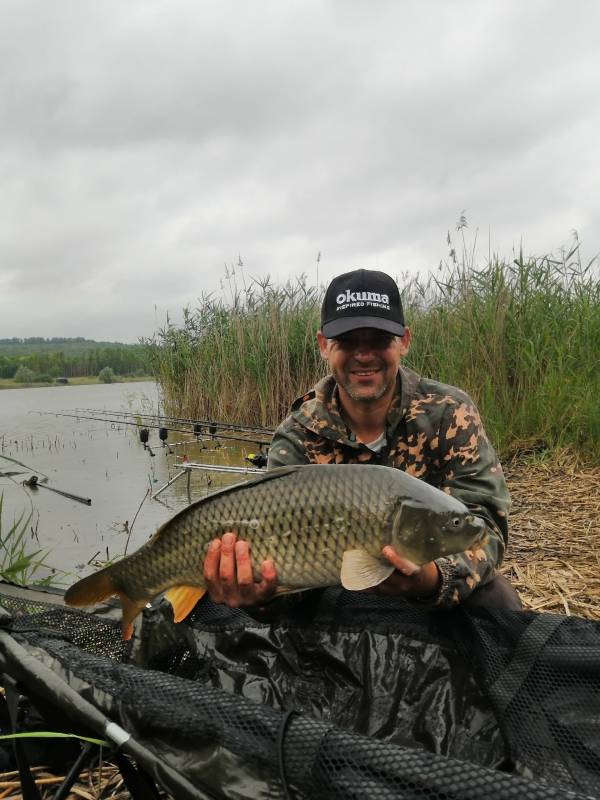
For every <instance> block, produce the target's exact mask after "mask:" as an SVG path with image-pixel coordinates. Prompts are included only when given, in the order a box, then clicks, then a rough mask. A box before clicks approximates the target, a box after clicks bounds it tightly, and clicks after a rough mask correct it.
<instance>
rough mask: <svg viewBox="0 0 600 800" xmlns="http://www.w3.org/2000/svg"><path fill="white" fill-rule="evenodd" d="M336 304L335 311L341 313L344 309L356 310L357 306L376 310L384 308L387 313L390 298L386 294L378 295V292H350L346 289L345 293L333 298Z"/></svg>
mask: <svg viewBox="0 0 600 800" xmlns="http://www.w3.org/2000/svg"><path fill="white" fill-rule="evenodd" d="M335 302H336V303H337V309H336V311H343V310H344V309H346V308H356V307H359V306H365V305H368V306H375V307H376V308H384V309H387V310H388V311H389V308H390V298H389V295H387V294H380V292H351V291H350V289H346V291H345V292H340V294H338V296H337V297H336V298H335Z"/></svg>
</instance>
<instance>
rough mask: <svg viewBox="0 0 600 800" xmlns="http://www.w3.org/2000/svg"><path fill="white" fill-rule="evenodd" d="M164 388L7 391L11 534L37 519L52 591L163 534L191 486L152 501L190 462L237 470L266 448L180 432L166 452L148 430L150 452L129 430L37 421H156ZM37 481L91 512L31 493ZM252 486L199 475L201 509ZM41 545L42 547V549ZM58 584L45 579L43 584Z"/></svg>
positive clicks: (1, 415) (2, 407) (0, 421)
mask: <svg viewBox="0 0 600 800" xmlns="http://www.w3.org/2000/svg"><path fill="white" fill-rule="evenodd" d="M159 400H160V398H159V394H158V388H157V386H156V384H154V383H151V382H140V383H130V384H98V385H90V386H61V387H48V388H39V389H37V388H36V389H14V390H6V391H0V473H2V474H0V493H2V494H3V497H4V509H3V515H2V521H3V524H4V529H5V530H6V527H7V526H8V525H10V524H11V523H12V521H13V520H14V519H17V518H18V517H19V516H20V515H21V514H24V515H25V516H27V515H29V514H30V513H31V514H32V518H31V522H30V525H29V530H28V533H27V536H28V539H29V542H30V547H28V549H38V548H39V547H41V548H42V549H43V550H45V551H47V555H46V556H45V563H46V564H48V565H49V566H50V568H51V569H53V570H54V571H55V573H54V577H53V582H54V583H57V584H59V585H60V584H62V585H68V584H70V583H71V582H72V581H73V579H74V577H76V576H77V575H84V574H87V573H88V572H91V571H93V569H94V568H95V565H97V564H98V563H100V562H102V561H105V560H107V559H112V558H115V557H117V556H118V555H121V554H122V553H123V552H125V548H126V547H128V552H132V551H133V550H134V549H135V548H137V547H138V546H139V545H141V544H143V543H144V542H145V541H146V540H147V539H148V538H149V537H150V536H151V535H152V534H153V533H154V531H155V530H156V528H157V527H158V526H159V525H160V524H162V523H163V522H165V521H166V520H167V519H169V518H170V517H171V516H172V515H173V514H174V513H175V512H176V511H177V510H179V509H180V508H182V507H183V506H185V505H186V504H187V502H188V496H187V490H188V482H187V477H185V476H184V477H183V478H181V479H179V480H176V481H175V482H173V483H172V484H171V485H170V486H168V488H166V489H165V490H164V491H163V492H162V493H161V494H160V496H159V499H158V500H152V499H151V496H152V495H153V494H154V493H155V492H156V491H157V490H158V489H160V488H161V487H162V486H164V484H166V483H167V482H168V481H169V480H170V479H171V478H172V477H173V476H174V475H175V474H177V472H178V471H179V470H180V469H181V464H182V463H185V462H186V461H192V462H202V463H211V464H224V465H230V466H247V467H251V465H250V464H249V463H248V462H246V461H245V457H246V456H247V455H248V454H249V453H250V452H256V450H257V446H256V445H253V444H251V443H248V445H246V444H245V443H239V442H234V441H231V440H225V439H221V438H217V439H215V440H213V439H203V438H202V437H200V438H196V437H194V436H193V435H192V434H189V435H187V434H186V435H184V434H182V433H181V432H178V431H173V432H170V433H169V436H168V440H167V442H166V443H165V442H161V440H160V439H159V435H158V429H157V428H150V429H149V440H148V447H147V448H145V447H144V445H143V444H142V443H141V442H140V440H139V430H138V429H137V428H136V426H134V425H127V424H125V423H124V422H112V423H106V422H98V421H96V420H90V419H83V418H81V417H80V418H78V417H61V416H54V414H52V415H48V414H46V413H44V414H40V413H38V412H41V411H42V412H65V413H73V410H74V409H83V408H94V409H104V410H105V411H110V410H121V411H140V412H144V413H150V414H153V413H157V411H158V408H159ZM32 475H37V476H38V478H39V480H42V479H43V478H47V479H48V485H49V486H53V487H55V488H58V489H61V490H64V491H66V492H68V493H72V494H74V495H78V496H81V497H83V498H87V497H89V498H91V500H92V504H91V506H86V505H84V504H83V503H80V502H77V501H75V500H72V499H69V498H66V497H64V496H62V495H59V494H56V493H54V492H51V491H48V490H45V489H44V488H41V487H40V488H35V487H28V486H25V485H23V484H24V482H25V481H27V480H28V479H30V478H31V476H32ZM243 479H244V476H240V475H235V474H224V473H208V472H201V471H193V472H192V473H191V476H190V491H191V496H192V499H197V498H199V497H201V496H203V495H205V494H206V493H207V492H208V491H211V490H213V489H215V488H219V487H220V486H223V485H227V484H230V483H236V482H238V481H239V480H243ZM38 540H39V544H38ZM46 574H49V571H48V570H42V571H41V572H40V573H39V576H40V577H41V576H44V575H46Z"/></svg>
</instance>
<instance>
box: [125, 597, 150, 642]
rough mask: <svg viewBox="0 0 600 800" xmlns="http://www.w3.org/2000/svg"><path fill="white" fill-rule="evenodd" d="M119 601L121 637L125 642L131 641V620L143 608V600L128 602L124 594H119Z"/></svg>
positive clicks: (144, 603) (144, 604)
mask: <svg viewBox="0 0 600 800" xmlns="http://www.w3.org/2000/svg"><path fill="white" fill-rule="evenodd" d="M119 599H120V601H121V608H122V610H123V616H122V617H121V635H122V637H123V639H125V641H128V640H129V639H131V635H132V633H133V620H134V619H135V618H136V617H137V615H138V614H139V613H140V611H141V610H142V609H143V608H145V606H146V601H145V600H138V601H135V600H130V599H129V597H127V595H126V594H124V593H123V592H119Z"/></svg>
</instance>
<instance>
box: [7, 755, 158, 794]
mask: <svg viewBox="0 0 600 800" xmlns="http://www.w3.org/2000/svg"><path fill="white" fill-rule="evenodd" d="M31 773H32V775H33V778H34V780H35V782H36V784H37V787H38V789H39V790H40V794H41V795H42V800H51V798H52V797H53V796H54V795H55V794H56V791H57V789H58V787H59V785H60V784H61V783H62V781H63V780H64V777H62V776H58V775H53V774H52V773H50V772H48V771H47V770H46V769H45V768H44V767H32V769H31ZM160 796H161V798H163V799H164V800H169V797H170V796H169V795H166V794H164V793H161V795H160ZM21 797H22V795H21V782H20V781H19V773H18V772H3V773H0V800H21ZM130 799H131V794H130V793H129V791H128V790H127V789H126V788H125V786H124V784H123V779H122V778H121V774H120V772H119V770H118V769H117V767H116V766H114V764H110V763H104V764H103V765H102V767H97V768H96V769H93V770H84V771H83V772H82V773H81V775H80V777H79V780H77V781H76V783H75V785H74V786H73V787H72V788H71V791H70V793H69V795H68V797H67V800H130Z"/></svg>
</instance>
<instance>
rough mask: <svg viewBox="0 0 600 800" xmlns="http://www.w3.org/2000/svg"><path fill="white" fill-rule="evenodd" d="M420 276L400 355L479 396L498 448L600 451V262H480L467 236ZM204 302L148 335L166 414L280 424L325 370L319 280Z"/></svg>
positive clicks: (410, 297)
mask: <svg viewBox="0 0 600 800" xmlns="http://www.w3.org/2000/svg"><path fill="white" fill-rule="evenodd" d="M450 252H451V258H450V260H449V261H448V262H446V263H445V264H443V265H441V266H440V268H439V269H438V270H436V271H435V272H432V273H431V274H430V275H429V276H428V277H427V278H426V279H419V278H414V277H413V278H409V277H405V278H404V279H401V280H399V281H398V283H399V285H400V286H401V287H402V289H403V291H402V294H403V302H404V306H405V314H406V319H407V323H408V324H409V325H410V326H411V329H412V332H413V340H412V344H411V349H410V352H409V354H408V357H407V359H406V363H407V364H408V366H411V367H413V368H414V369H415V370H416V371H417V372H419V373H420V374H422V375H424V376H428V377H432V378H435V379H437V380H440V381H442V382H444V383H449V384H453V385H456V386H460V387H461V388H463V389H465V390H466V391H467V392H468V393H469V394H471V396H472V397H473V398H474V399H475V401H476V402H477V404H478V406H479V408H480V410H481V412H482V417H483V419H484V420H485V425H486V429H487V432H488V434H489V436H490V438H491V439H492V441H493V442H494V444H495V446H496V448H497V449H498V451H499V452H500V454H501V455H503V454H504V453H506V452H508V451H509V450H510V448H511V447H512V445H513V443H514V442H519V441H524V440H528V441H530V442H531V441H534V442H535V444H536V446H539V447H544V448H549V449H554V448H559V449H560V448H562V447H565V446H571V447H574V448H575V449H576V450H577V451H579V452H585V453H588V454H593V455H595V456H596V457H598V458H600V405H599V404H598V403H597V402H596V398H597V397H598V396H599V395H600V280H599V278H598V265H597V263H596V262H595V261H594V260H592V261H590V262H589V263H588V264H586V265H585V264H583V263H582V261H581V258H580V256H579V243H578V242H577V241H575V242H574V244H573V246H572V247H571V248H570V250H569V251H568V252H567V251H562V252H561V254H560V255H559V256H557V257H555V256H552V255H547V256H542V257H530V258H526V257H524V256H523V254H522V253H520V254H519V256H518V257H517V258H515V259H514V260H512V261H501V260H499V259H498V258H489V259H488V260H487V261H486V262H485V263H484V264H483V266H481V267H478V266H476V265H475V258H474V255H473V252H472V251H471V252H468V250H467V247H466V245H465V246H464V248H463V255H462V257H461V258H460V259H459V258H458V257H457V256H456V252H455V250H454V248H452V249H451V251H450ZM228 278H229V280H230V300H229V301H227V302H226V301H225V300H221V299H219V300H216V299H214V298H212V297H210V296H205V297H203V298H201V300H200V303H199V305H198V307H197V308H196V309H195V310H191V309H186V310H185V312H184V323H183V325H182V326H181V327H177V326H174V325H172V324H171V323H168V324H167V325H166V326H165V327H164V328H163V329H162V330H160V331H158V332H157V333H156V334H155V335H154V337H152V339H149V340H147V341H146V342H145V344H146V346H147V348H148V352H149V357H150V361H151V364H152V366H153V370H154V374H155V376H156V378H157V380H158V381H159V383H160V385H161V388H162V392H163V396H164V401H165V408H166V412H167V413H168V414H172V415H174V416H181V417H189V418H203V419H204V418H210V417H212V418H214V419H227V420H232V421H236V422H239V423H241V424H249V425H266V426H275V425H277V424H278V422H279V421H281V419H282V418H283V417H284V416H285V415H286V413H287V410H288V408H289V405H290V403H291V401H292V400H293V399H294V398H295V397H297V396H299V395H301V394H302V393H303V392H305V391H306V390H307V388H309V387H310V386H312V385H313V384H314V383H315V382H316V380H318V378H319V377H320V376H321V375H323V374H324V371H325V366H326V365H325V363H324V362H323V361H322V359H321V358H320V356H319V353H318V349H317V346H316V342H315V333H316V331H317V329H318V326H319V307H320V302H321V297H322V292H323V287H311V286H309V285H308V284H307V282H306V279H305V278H304V277H302V278H300V279H299V280H298V281H296V282H295V283H288V284H286V286H284V287H277V286H274V285H273V284H272V283H271V282H270V281H269V280H268V279H266V280H264V281H262V282H256V281H253V282H251V283H250V284H249V285H244V287H243V288H242V289H240V288H239V287H238V285H237V284H235V283H232V282H231V273H228Z"/></svg>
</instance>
